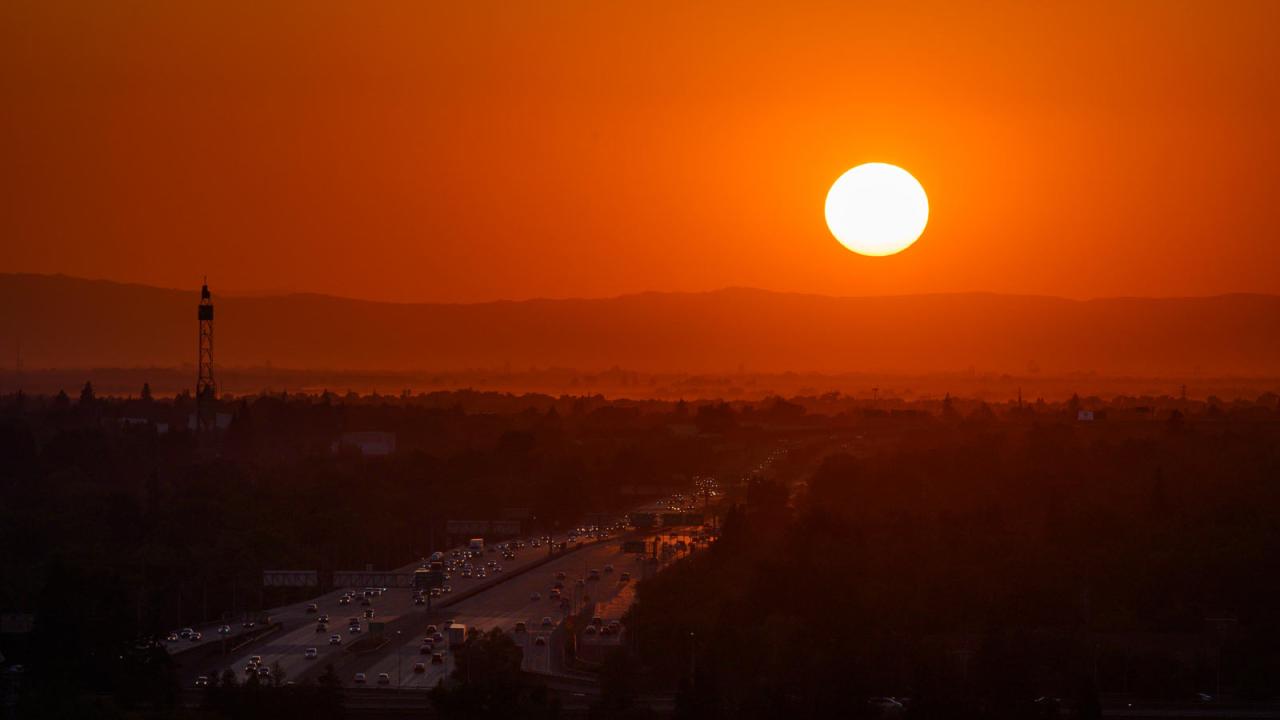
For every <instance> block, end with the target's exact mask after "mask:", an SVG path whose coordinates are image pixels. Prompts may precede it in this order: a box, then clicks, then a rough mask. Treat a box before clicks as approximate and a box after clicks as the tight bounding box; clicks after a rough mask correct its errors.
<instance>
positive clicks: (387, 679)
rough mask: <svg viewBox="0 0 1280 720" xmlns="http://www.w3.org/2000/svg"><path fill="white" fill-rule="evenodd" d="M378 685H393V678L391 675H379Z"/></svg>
mask: <svg viewBox="0 0 1280 720" xmlns="http://www.w3.org/2000/svg"><path fill="white" fill-rule="evenodd" d="M378 684H379V685H390V684H391V676H390V675H388V674H387V673H378Z"/></svg>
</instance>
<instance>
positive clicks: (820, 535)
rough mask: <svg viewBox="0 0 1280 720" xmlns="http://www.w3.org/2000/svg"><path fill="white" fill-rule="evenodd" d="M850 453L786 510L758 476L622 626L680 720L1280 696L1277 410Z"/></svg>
mask: <svg viewBox="0 0 1280 720" xmlns="http://www.w3.org/2000/svg"><path fill="white" fill-rule="evenodd" d="M1211 418H1213V419H1212V421H1210V420H1211ZM816 449H817V446H816V445H815V446H810V447H809V448H807V450H808V451H813V450H816ZM851 450H852V451H845V450H838V451H837V452H834V453H832V454H830V455H827V456H825V457H824V458H822V459H821V461H820V464H819V465H818V467H817V470H816V472H814V473H813V474H812V476H811V477H809V478H808V482H807V484H806V485H805V486H800V487H793V488H790V490H792V491H794V492H793V493H791V494H792V503H791V505H790V506H787V504H786V501H787V498H788V495H789V488H788V487H786V486H785V485H784V484H781V483H777V482H774V481H772V480H771V479H768V478H758V479H755V480H753V481H752V482H751V483H750V485H749V487H748V488H747V491H746V493H745V497H744V498H743V501H742V502H741V504H739V505H738V506H737V507H736V508H735V510H734V511H733V512H732V513H730V515H729V516H728V517H727V518H726V520H725V522H724V525H723V535H722V538H721V540H720V542H719V543H717V544H716V545H714V546H713V547H712V549H710V550H709V551H707V552H706V553H704V554H701V555H695V556H694V557H693V558H691V559H690V560H689V561H687V562H684V563H681V564H678V565H677V566H676V568H674V569H673V570H672V571H670V572H667V573H664V574H663V575H660V576H658V577H657V578H656V579H654V580H651V581H647V582H646V583H645V584H643V585H642V586H641V591H640V601H639V603H638V605H637V606H635V607H634V608H633V612H632V614H631V616H630V617H629V618H628V622H627V627H628V629H629V630H630V631H631V637H632V638H633V639H637V638H638V639H637V640H636V641H635V643H634V644H635V647H636V650H637V651H638V653H639V656H640V658H641V659H642V660H643V662H644V664H645V665H646V666H647V667H648V668H649V670H650V672H651V673H652V675H653V679H654V682H655V683H656V684H658V685H659V686H665V687H668V688H675V689H677V692H678V698H679V705H678V706H679V708H680V714H681V715H682V716H684V717H699V718H713V717H721V718H751V717H761V718H765V717H815V718H824V717H852V716H858V715H868V714H877V713H879V712H880V708H878V707H876V704H875V703H866V700H867V699H868V698H877V697H883V696H891V697H896V698H908V700H902V701H901V704H902V706H903V707H902V709H901V712H904V713H906V714H908V715H910V716H912V717H942V716H945V717H1008V718H1015V717H1043V716H1045V715H1046V714H1055V713H1057V712H1059V711H1062V712H1066V711H1068V710H1070V711H1072V712H1074V713H1076V714H1077V715H1078V716H1080V717H1096V716H1098V714H1099V708H1100V706H1099V703H1100V699H1101V698H1102V697H1104V696H1106V695H1108V694H1123V695H1124V696H1125V697H1127V698H1130V699H1132V698H1163V699H1169V700H1192V701H1201V702H1219V701H1222V700H1223V699H1224V698H1232V699H1234V700H1259V699H1267V698H1272V697H1274V696H1275V694H1276V693H1277V692H1280V605H1277V603H1276V597H1277V596H1278V594H1280V578H1278V577H1277V575H1276V573H1275V572H1274V568H1276V567H1280V426H1278V425H1277V423H1276V419H1275V415H1274V413H1272V414H1271V415H1270V417H1265V416H1259V417H1257V418H1254V419H1253V420H1250V421H1239V419H1237V421H1235V422H1233V421H1230V420H1227V419H1225V416H1223V415H1222V414H1212V413H1211V414H1209V415H1200V416H1199V418H1198V419H1197V420H1196V421H1194V422H1192V421H1188V419H1187V418H1186V417H1185V416H1184V415H1183V414H1182V413H1172V412H1171V413H1168V414H1167V416H1166V417H1165V419H1164V420H1163V421H1161V422H1151V423H1139V424H1130V423H1119V424H1116V423H1103V422H1091V423H1088V422H1068V421H1066V420H1059V421H1054V420H1051V419H1049V418H1043V417H1042V418H1040V419H1038V420H1036V419H1031V420H1029V421H1024V420H1021V419H1017V418H1003V419H1000V418H996V417H995V416H994V415H986V414H984V415H982V416H980V417H970V418H968V419H960V418H959V417H958V416H953V417H952V419H951V420H949V421H948V420H945V419H938V420H937V421H934V422H929V423H925V424H922V425H920V426H918V427H915V428H913V429H909V430H904V431H903V432H901V433H899V434H898V435H897V436H896V437H895V438H893V439H892V440H891V441H889V442H886V443H885V444H884V445H882V446H881V447H878V448H875V449H870V448H867V449H865V451H863V452H857V451H856V448H854V449H851ZM805 452H806V449H805V448H802V449H799V450H797V451H795V452H793V456H794V455H802V454H804V453H805ZM793 459H794V458H793ZM894 709H895V710H897V708H896V707H895V708H894Z"/></svg>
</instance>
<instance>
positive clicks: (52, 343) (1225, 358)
mask: <svg viewBox="0 0 1280 720" xmlns="http://www.w3.org/2000/svg"><path fill="white" fill-rule="evenodd" d="M213 290H214V294H215V302H216V304H217V332H216V347H215V352H216V357H217V361H218V363H219V364H221V365H225V366H257V365H264V364H267V363H270V364H273V365H274V366H276V367H282V368H283V367H289V368H298V369H314V368H325V369H343V370H448V369H464V368H477V367H497V366H502V365H503V364H505V363H510V364H511V365H512V366H514V367H517V368H520V367H528V366H531V365H536V366H540V367H546V366H560V367H576V368H582V369H602V368H608V367H611V366H622V367H627V368H631V369H635V370H643V371H677V372H723V371H732V370H736V369H738V368H740V367H746V368H748V369H750V370H752V371H768V372H777V371H788V370H795V371H818V372H847V371H866V372H893V373H928V372H949V371H956V370H964V369H966V368H971V367H972V368H978V369H980V370H986V371H997V372H1017V373H1025V372H1028V370H1029V368H1031V369H1038V370H1039V371H1042V372H1046V373H1049V372H1078V371H1085V372H1087V371H1095V372H1098V373H1102V374H1126V375H1137V376H1153V375H1172V374H1187V373H1212V374H1225V375H1243V376H1274V375H1277V374H1280V332H1278V331H1280V297H1277V296H1269V295H1222V296H1214V297H1196V298H1161V299H1152V298H1107V299H1098V300H1088V301H1076V300H1066V299H1061V298H1053V297H1038V296H1010V295H992V294H944V295H912V296H898V297H827V296H819V295H804V294H790V293H775V292H768V291H763V290H752V289H726V290H719V291H713V292H706V293H643V294H639V295H628V296H622V297H616V298H608V299H572V300H528V301H520V302H506V301H503V302H487V303H476V304H393V303H381V302H366V301H360V300H350V299H343V298H336V297H328V296H322V295H283V296H266V297H228V296H219V295H218V294H217V285H216V283H215V284H214V285H213ZM197 295H198V288H196V287H193V288H192V289H191V290H190V291H179V290H170V289H162V288H155V287H148V286H142V285H129V284H121V283H115V282H108V281H101V280H85V279H79V278H72V277H66V276H47V275H30V274H4V275H0V353H2V354H0V357H3V358H5V361H4V364H5V365H6V366H10V365H11V363H12V362H13V361H12V359H13V358H14V357H15V354H16V351H17V344H18V343H19V342H21V347H22V356H23V358H24V362H25V364H26V365H27V366H28V367H31V368H36V367H67V368H85V367H138V366H178V365H182V364H189V363H191V362H192V361H193V358H194V355H195V347H196V324H195V306H196V300H197Z"/></svg>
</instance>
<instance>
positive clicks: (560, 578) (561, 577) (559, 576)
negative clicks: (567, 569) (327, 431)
mask: <svg viewBox="0 0 1280 720" xmlns="http://www.w3.org/2000/svg"><path fill="white" fill-rule="evenodd" d="M566 577H567V576H566V575H565V574H564V572H563V571H561V572H558V573H556V579H557V580H564V579H565V578H566Z"/></svg>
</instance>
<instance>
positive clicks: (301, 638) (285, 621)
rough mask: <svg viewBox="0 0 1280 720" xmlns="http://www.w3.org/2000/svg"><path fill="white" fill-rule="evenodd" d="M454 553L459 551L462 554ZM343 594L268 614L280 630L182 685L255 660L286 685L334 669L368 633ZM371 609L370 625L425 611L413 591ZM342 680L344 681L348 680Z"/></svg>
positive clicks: (458, 583)
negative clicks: (323, 619)
mask: <svg viewBox="0 0 1280 720" xmlns="http://www.w3.org/2000/svg"><path fill="white" fill-rule="evenodd" d="M454 549H458V550H462V549H463V548H454ZM451 550H452V549H451ZM451 550H450V551H451ZM450 551H446V552H445V554H446V555H448V554H449V552H450ZM546 552H547V550H546V546H545V545H543V546H542V547H540V548H529V547H526V548H525V549H523V550H521V551H519V552H518V553H517V555H516V558H515V560H506V561H504V560H502V559H501V555H499V554H498V553H496V552H486V553H485V554H484V558H483V562H488V561H489V560H496V561H497V562H499V564H501V565H502V567H503V572H512V571H518V570H520V569H521V568H523V567H526V566H528V565H530V564H532V563H535V562H537V561H538V560H541V559H543V558H544V557H545V554H546ZM418 565H419V563H413V564H410V565H406V566H405V567H403V568H400V569H399V570H397V571H396V572H413V570H415V569H416V568H417V567H418ZM501 577H502V573H490V574H489V575H488V577H486V578H484V579H480V578H463V577H462V576H461V575H460V574H459V573H453V574H452V577H451V578H450V579H449V580H448V581H446V582H447V584H449V585H450V586H452V588H453V593H455V594H456V593H461V592H465V591H467V590H468V589H471V588H474V587H476V586H478V585H482V584H487V583H491V582H494V581H495V579H501ZM351 589H355V588H351ZM346 590H347V589H343V590H334V591H333V592H330V593H327V594H325V595H322V596H320V597H317V598H314V599H311V600H306V601H303V602H299V603H295V604H293V605H288V606H285V607H280V608H275V609H274V610H271V611H269V614H270V615H271V616H272V619H273V620H274V621H275V622H279V623H281V625H282V627H281V629H280V630H278V631H276V632H275V633H274V634H272V635H270V636H269V637H267V638H264V639H263V640H260V641H258V642H254V643H251V644H250V645H249V646H248V647H246V648H245V649H244V650H242V651H240V652H238V653H236V654H234V655H233V656H232V657H231V658H230V659H229V661H228V658H219V660H218V665H216V666H215V667H208V668H205V667H200V668H184V672H183V675H184V680H185V681H186V682H187V683H190V682H194V680H195V676H196V675H203V674H208V672H209V671H214V670H216V671H217V672H219V673H221V672H222V671H223V670H224V669H226V668H228V667H230V668H231V669H232V670H234V671H235V672H236V673H237V675H238V676H239V677H240V678H241V679H243V678H244V677H246V675H245V666H246V664H247V663H248V662H249V658H250V657H252V656H254V655H258V656H261V657H262V664H263V665H264V666H266V667H268V668H270V667H272V666H273V664H274V663H279V664H280V669H282V670H283V671H284V679H285V680H286V681H287V680H291V679H292V680H297V679H299V678H300V676H301V675H302V674H303V673H304V672H307V671H310V670H312V669H313V668H323V667H324V666H325V664H326V663H328V662H334V664H335V665H336V664H338V660H339V658H340V654H341V653H342V650H343V648H344V647H346V646H347V645H349V644H350V643H352V642H354V641H356V640H358V639H359V638H361V637H364V636H365V635H366V634H367V633H368V631H369V620H367V619H364V618H363V617H362V615H363V611H364V610H365V609H366V608H365V607H362V606H361V605H360V604H359V601H358V600H355V599H353V600H352V602H351V604H350V605H346V606H343V605H339V604H338V599H339V598H340V597H342V595H343V593H344V592H345V591H346ZM449 597H450V596H449V595H445V596H443V598H440V599H437V600H435V601H433V602H437V603H438V602H440V601H441V600H447V599H448V598H449ZM312 602H314V603H316V604H317V605H318V606H319V612H317V613H314V614H312V613H307V612H306V608H307V605H309V604H310V603H312ZM370 603H371V605H370V608H371V609H372V610H373V611H374V618H373V621H374V622H390V621H392V620H395V619H397V618H399V617H401V616H403V615H406V614H407V613H411V612H415V611H417V612H422V611H425V609H426V607H425V606H417V605H414V604H413V596H412V591H411V590H410V589H409V588H388V589H387V591H386V592H385V593H383V594H382V595H381V596H380V597H374V598H370ZM323 614H327V615H328V616H329V628H328V630H327V631H325V632H316V617H317V616H318V615H323ZM353 617H358V618H361V620H360V628H361V632H360V633H350V632H348V630H347V621H348V619H349V618H353ZM331 634H337V635H339V636H340V637H341V638H342V644H341V645H330V644H329V636H330V635H331ZM206 637H207V636H206ZM229 642H235V640H234V639H232V640H229ZM191 645H193V646H194V645H196V644H194V643H192V644H191ZM178 647H179V648H180V649H183V650H185V649H186V647H185V646H184V644H179V645H178ZM312 647H313V648H315V649H316V653H317V657H316V658H314V659H307V658H306V657H305V655H304V653H305V652H306V649H307V648H312ZM414 652H415V655H416V652H417V646H415V647H414ZM424 659H427V658H424ZM410 667H412V665H410ZM436 667H439V666H436ZM374 677H375V676H370V683H372V682H373V681H374ZM345 679H346V680H349V679H350V678H345Z"/></svg>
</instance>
